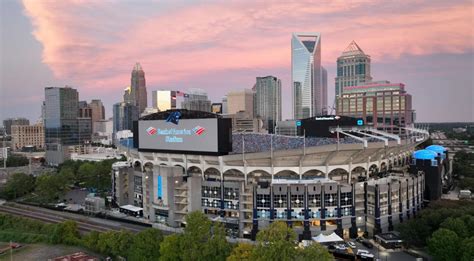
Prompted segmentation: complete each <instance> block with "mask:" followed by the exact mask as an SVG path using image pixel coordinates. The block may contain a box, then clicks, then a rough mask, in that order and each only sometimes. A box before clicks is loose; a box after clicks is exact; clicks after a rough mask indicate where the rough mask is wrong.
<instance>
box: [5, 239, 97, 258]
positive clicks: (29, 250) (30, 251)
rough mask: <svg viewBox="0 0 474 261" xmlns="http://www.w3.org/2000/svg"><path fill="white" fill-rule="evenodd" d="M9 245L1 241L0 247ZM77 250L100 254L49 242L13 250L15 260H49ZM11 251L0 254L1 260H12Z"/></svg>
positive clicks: (27, 245)
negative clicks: (48, 243) (49, 243)
mask: <svg viewBox="0 0 474 261" xmlns="http://www.w3.org/2000/svg"><path fill="white" fill-rule="evenodd" d="M3 246H8V243H2V242H0V248H2V247H3ZM75 252H85V253H89V254H91V255H93V256H98V257H100V256H99V255H97V254H95V253H91V252H90V251H86V250H85V249H84V248H81V247H75V246H64V245H47V244H25V245H23V247H21V248H20V249H15V250H13V256H12V257H13V260H14V261H28V260H34V261H36V260H48V259H50V258H54V257H59V256H64V255H69V254H72V253H75ZM10 260H11V259H10V251H7V252H6V253H4V254H1V255H0V261H10Z"/></svg>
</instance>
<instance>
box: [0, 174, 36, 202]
mask: <svg viewBox="0 0 474 261" xmlns="http://www.w3.org/2000/svg"><path fill="white" fill-rule="evenodd" d="M34 188H35V178H34V177H33V176H31V175H27V174H24V173H14V174H13V175H11V176H10V177H9V178H8V181H7V183H6V184H5V188H4V189H3V192H2V197H4V198H6V199H13V198H18V197H21V196H24V195H26V194H27V193H30V192H31V191H33V189H34Z"/></svg>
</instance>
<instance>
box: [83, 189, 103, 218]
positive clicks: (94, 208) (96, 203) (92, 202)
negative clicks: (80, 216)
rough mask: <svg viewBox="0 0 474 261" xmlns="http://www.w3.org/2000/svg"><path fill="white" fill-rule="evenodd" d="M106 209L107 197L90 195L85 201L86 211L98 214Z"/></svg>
mask: <svg viewBox="0 0 474 261" xmlns="http://www.w3.org/2000/svg"><path fill="white" fill-rule="evenodd" d="M104 209H105V199H104V198H101V197H96V196H95V195H94V194H92V195H88V196H87V197H86V199H85V201H84V211H85V212H86V213H89V214H97V213H100V212H102V211H103V210H104Z"/></svg>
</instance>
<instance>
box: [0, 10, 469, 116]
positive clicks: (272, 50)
mask: <svg viewBox="0 0 474 261" xmlns="http://www.w3.org/2000/svg"><path fill="white" fill-rule="evenodd" d="M51 4H52V5H53V6H50V5H51ZM1 5H2V8H1V10H2V11H1V12H2V18H1V19H2V20H3V22H2V36H3V39H9V40H10V41H3V42H2V56H3V57H2V69H1V75H2V77H1V78H2V81H1V96H2V104H1V105H0V111H2V113H1V115H0V116H1V118H2V119H5V118H7V117H18V116H24V117H27V118H29V119H30V120H31V121H32V122H35V121H36V119H37V118H38V117H39V115H40V108H41V103H42V99H43V97H42V94H43V90H44V87H46V86H64V85H70V86H72V87H74V88H76V89H78V91H79V92H80V94H81V96H80V99H81V100H91V99H102V100H103V102H104V104H105V107H106V117H110V116H111V114H112V104H113V103H115V102H117V101H119V100H121V95H122V90H123V89H124V88H125V87H126V86H127V85H128V84H129V81H130V79H129V77H130V75H129V70H130V67H131V66H132V65H133V64H134V63H135V62H137V61H138V62H140V63H141V64H142V65H143V67H144V68H145V69H146V71H147V83H148V84H147V89H148V90H149V91H152V90H158V89H173V90H181V91H186V90H187V89H189V88H202V89H204V90H206V92H208V93H209V94H210V99H211V100H212V101H213V102H219V101H220V98H221V97H222V96H223V95H224V94H226V93H227V92H229V91H230V90H235V89H245V88H251V87H252V86H253V84H254V81H255V77H258V76H265V75H274V76H276V77H278V78H280V79H281V80H282V96H283V97H291V82H290V81H291V61H290V54H291V47H290V39H291V33H293V32H298V31H317V32H321V35H322V37H323V38H324V46H323V49H322V65H323V66H324V67H326V69H327V70H328V78H329V79H328V86H329V90H328V93H329V95H328V102H329V104H328V105H332V101H333V100H334V88H331V86H334V78H335V74H336V70H335V67H336V59H337V57H338V56H339V55H340V53H341V52H342V51H343V50H344V48H345V47H346V46H347V45H348V44H349V43H350V42H351V41H352V40H355V41H356V42H357V43H358V44H359V45H360V46H361V47H362V48H363V50H364V51H365V53H367V54H368V55H370V56H371V58H372V68H371V69H372V70H371V71H372V72H371V74H372V77H373V79H374V80H389V81H391V82H401V83H404V84H405V85H406V88H407V90H408V91H409V92H410V93H411V94H412V95H413V97H414V101H413V104H414V109H415V110H416V112H417V121H472V120H474V119H473V111H474V108H473V107H472V106H473V105H472V104H473V101H472V99H473V98H472V97H473V96H474V95H473V93H472V89H473V88H472V87H473V76H472V74H471V73H470V72H471V71H472V70H474V64H473V58H472V57H473V52H474V50H473V47H474V43H473V37H472V35H473V33H472V29H471V25H472V23H470V21H471V22H472V13H471V12H470V10H472V5H471V4H470V3H469V1H457V2H454V3H443V2H441V1H429V2H427V1H421V2H418V3H415V4H412V3H409V2H402V3H397V4H386V5H383V7H378V6H375V5H374V4H373V3H371V2H358V3H351V4H347V3H345V2H331V3H328V4H326V5H312V6H311V5H310V4H309V5H308V4H307V3H297V4H291V6H289V4H285V3H279V2H274V3H273V4H272V5H265V4H258V3H257V4H255V3H253V2H252V3H251V2H242V3H234V4H216V3H214V4H203V5H202V6H200V5H193V4H184V3H177V4H170V3H165V4H163V5H154V6H147V5H145V4H143V5H139V6H133V5H130V3H128V2H118V3H115V4H104V3H101V2H96V3H89V4H87V5H84V4H81V3H80V2H74V3H72V4H71V3H69V4H64V3H61V2H59V3H53V2H40V1H24V2H19V1H3V2H2V3H1ZM153 7H155V8H153ZM124 8H125V10H128V9H130V10H131V11H130V12H127V13H124V12H120V10H123V9H124ZM288 8H291V9H292V10H297V11H296V12H295V13H294V14H286V13H287V12H286V10H288ZM93 9H95V10H96V11H94V12H90V11H91V10H93ZM97 10H100V11H97ZM387 10H390V12H389V13H387ZM82 11H84V12H86V11H87V12H88V15H87V16H81V15H80V14H81V12H82ZM135 11H136V12H135ZM211 11H212V12H213V13H218V14H219V15H213V16H210V15H209V14H208V13H209V12H211ZM134 13H138V14H141V15H142V16H141V17H138V16H137V15H134ZM246 13H250V14H251V15H246ZM283 14H285V15H287V16H288V19H285V20H289V21H290V22H280V21H281V20H278V21H279V22H276V21H277V20H276V19H278V16H279V15H283ZM315 14H317V15H318V17H316V18H314V15H315ZM369 14H370V16H369ZM122 16H123V17H122ZM184 16H187V17H189V18H190V19H188V20H189V21H186V22H183V24H182V25H181V24H180V25H176V24H173V23H172V21H175V19H178V20H179V19H180V18H182V17H184ZM114 17H121V18H122V19H119V20H120V22H117V23H115V22H114V23H112V22H111V21H115V20H117V19H114ZM345 17H347V18H345ZM134 18H135V20H134ZM469 18H470V19H469ZM132 20H133V21H134V22H130V21H132ZM59 21H61V22H59ZM85 21H87V23H84V22H85ZM102 23H104V26H101V27H98V28H96V25H97V24H102ZM91 27H92V28H91ZM93 28H94V30H92V29H93ZM151 29H153V30H151ZM186 30H191V31H193V32H194V33H193V34H192V35H190V34H189V32H188V33H186V32H187V31H186ZM127 33H128V34H127ZM381 33H383V34H386V37H385V36H384V37H381ZM229 35H232V37H229ZM440 35H442V37H439V36H440ZM126 36H133V37H126ZM224 36H226V37H224ZM241 39H246V40H245V41H243V40H241ZM137 41H138V42H141V43H143V44H142V45H141V46H140V45H137ZM18 72H22V73H18ZM23 74H24V75H28V76H29V77H18V75H23ZM18 89H23V90H24V91H22V92H18V91H17V90H18ZM446 90H449V91H446ZM148 102H150V101H148ZM282 103H283V106H282V107H283V118H284V119H285V118H291V99H283V101H282ZM433 103H434V104H443V106H432V104H433ZM35 104H36V106H35ZM444 105H449V106H444Z"/></svg>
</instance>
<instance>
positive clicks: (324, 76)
mask: <svg viewBox="0 0 474 261" xmlns="http://www.w3.org/2000/svg"><path fill="white" fill-rule="evenodd" d="M321 86H322V88H321V90H322V92H321V93H322V102H323V104H322V106H323V109H322V112H321V113H322V114H323V115H326V114H329V107H328V71H327V70H326V68H324V67H322V66H321Z"/></svg>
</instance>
